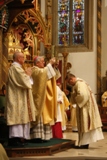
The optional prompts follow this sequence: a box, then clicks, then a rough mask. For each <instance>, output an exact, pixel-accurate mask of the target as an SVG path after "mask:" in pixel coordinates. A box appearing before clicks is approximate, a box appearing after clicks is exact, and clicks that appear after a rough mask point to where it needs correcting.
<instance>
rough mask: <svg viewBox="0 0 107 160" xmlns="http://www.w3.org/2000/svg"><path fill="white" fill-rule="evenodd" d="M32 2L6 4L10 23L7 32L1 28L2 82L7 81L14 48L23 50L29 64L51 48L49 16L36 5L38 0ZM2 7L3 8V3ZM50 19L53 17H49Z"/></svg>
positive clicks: (19, 1)
mask: <svg viewBox="0 0 107 160" xmlns="http://www.w3.org/2000/svg"><path fill="white" fill-rule="evenodd" d="M8 2H9V3H8ZM32 2H33V0H26V1H24V2H23V4H22V2H21V0H15V1H13V0H11V1H6V3H5V4H4V5H7V7H8V10H9V23H8V28H7V30H6V31H5V32H2V31H3V30H1V35H2V39H1V40H2V41H3V45H2V49H1V53H0V54H1V61H2V66H1V69H0V74H1V79H0V83H1V84H3V83H5V82H6V75H7V72H8V71H7V68H8V67H9V63H8V60H9V62H10V63H11V59H12V54H13V52H14V50H17V49H19V50H22V51H23V52H24V53H25V55H26V60H27V64H28V65H29V64H31V63H32V62H31V61H32V60H33V56H34V55H38V54H40V53H41V52H42V54H44V53H46V52H47V51H49V50H50V48H51V28H50V27H51V26H50V25H49V23H48V22H49V21H48V20H47V19H48V18H47V19H44V18H43V16H42V14H41V11H40V9H39V8H40V7H38V8H37V6H36V2H37V0H35V1H34V4H33V3H32ZM39 2H41V1H39ZM39 5H40V4H39ZM0 8H3V5H2V7H1V6H0ZM49 19H51V18H50V17H49ZM4 75H5V76H4ZM3 77H5V78H3Z"/></svg>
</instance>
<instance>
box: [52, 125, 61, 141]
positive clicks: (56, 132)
mask: <svg viewBox="0 0 107 160" xmlns="http://www.w3.org/2000/svg"><path fill="white" fill-rule="evenodd" d="M52 134H53V138H63V134H62V127H61V122H57V123H55V125H53V126H52Z"/></svg>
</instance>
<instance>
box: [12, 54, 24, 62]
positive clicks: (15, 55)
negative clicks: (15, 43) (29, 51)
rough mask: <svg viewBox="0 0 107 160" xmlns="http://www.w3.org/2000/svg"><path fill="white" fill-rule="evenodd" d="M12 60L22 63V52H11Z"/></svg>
mask: <svg viewBox="0 0 107 160" xmlns="http://www.w3.org/2000/svg"><path fill="white" fill-rule="evenodd" d="M13 60H14V61H15V62H18V63H19V64H23V63H24V54H23V53H22V52H20V51H16V52H15V53H14V54H13Z"/></svg>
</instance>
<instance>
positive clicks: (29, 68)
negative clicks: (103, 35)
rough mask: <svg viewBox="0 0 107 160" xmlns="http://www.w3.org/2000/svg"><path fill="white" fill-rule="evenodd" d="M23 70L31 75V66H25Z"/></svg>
mask: <svg viewBox="0 0 107 160" xmlns="http://www.w3.org/2000/svg"><path fill="white" fill-rule="evenodd" d="M25 72H26V74H27V75H28V76H31V74H32V69H31V67H28V68H26V69H25Z"/></svg>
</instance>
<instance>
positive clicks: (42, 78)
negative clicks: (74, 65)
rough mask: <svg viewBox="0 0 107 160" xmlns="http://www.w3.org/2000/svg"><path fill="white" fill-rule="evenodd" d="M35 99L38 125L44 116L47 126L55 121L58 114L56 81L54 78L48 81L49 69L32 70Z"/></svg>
mask: <svg viewBox="0 0 107 160" xmlns="http://www.w3.org/2000/svg"><path fill="white" fill-rule="evenodd" d="M32 78H33V81H34V84H33V87H32V88H33V97H34V103H35V107H36V109H37V118H36V120H37V121H36V123H37V122H38V120H39V119H40V116H41V115H42V116H43V123H44V124H47V123H50V122H52V121H53V120H54V118H56V117H55V114H56V105H55V102H56V98H55V96H56V94H55V89H54V88H56V87H54V85H55V80H54V78H52V79H50V80H48V75H47V67H44V68H38V67H37V66H34V67H33V68H32Z"/></svg>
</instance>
